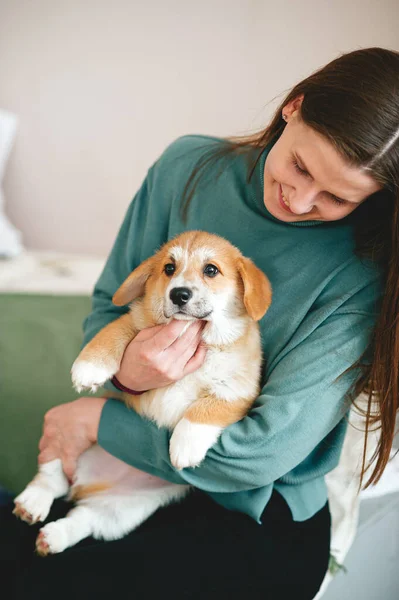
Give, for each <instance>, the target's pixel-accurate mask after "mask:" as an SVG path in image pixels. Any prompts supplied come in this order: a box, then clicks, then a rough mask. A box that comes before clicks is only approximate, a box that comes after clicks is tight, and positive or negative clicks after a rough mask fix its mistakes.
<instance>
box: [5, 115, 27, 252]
mask: <svg viewBox="0 0 399 600" xmlns="http://www.w3.org/2000/svg"><path fill="white" fill-rule="evenodd" d="M16 128H17V118H16V116H15V115H13V114H11V113H8V112H5V111H2V110H0V257H12V256H17V255H18V254H20V252H21V251H22V249H23V248H22V243H21V238H22V236H21V233H20V232H19V231H18V230H17V229H15V227H14V226H13V225H11V223H10V221H9V220H8V219H7V217H6V215H5V214H4V194H3V190H2V181H3V177H4V173H5V169H6V163H7V159H8V156H9V154H10V150H11V147H12V143H13V140H14V137H15V131H16Z"/></svg>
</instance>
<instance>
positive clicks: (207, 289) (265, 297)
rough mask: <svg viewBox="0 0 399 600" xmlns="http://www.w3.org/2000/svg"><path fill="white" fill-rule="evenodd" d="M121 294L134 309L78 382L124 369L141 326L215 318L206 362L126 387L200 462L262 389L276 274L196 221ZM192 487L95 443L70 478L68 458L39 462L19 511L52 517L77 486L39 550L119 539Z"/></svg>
mask: <svg viewBox="0 0 399 600" xmlns="http://www.w3.org/2000/svg"><path fill="white" fill-rule="evenodd" d="M165 265H169V266H168V267H167V268H166V271H168V273H167V272H166V271H165ZM170 265H172V267H171V266H170ZM215 268H216V270H215ZM171 271H173V272H171ZM113 302H114V303H115V304H116V305H118V306H123V305H126V304H130V311H129V312H128V313H126V314H124V315H123V316H121V317H120V318H118V319H116V320H115V321H113V322H112V323H110V324H108V325H107V326H106V327H105V328H104V329H102V330H101V331H100V332H99V333H98V334H97V335H96V336H95V337H94V338H93V339H92V340H91V341H90V342H89V343H88V344H87V345H86V346H85V348H84V349H83V350H82V352H81V353H80V354H79V356H78V358H77V359H76V361H75V362H74V364H73V366H72V380H73V384H74V386H75V388H76V389H77V390H78V391H81V390H84V389H90V390H92V391H95V390H97V388H98V387H99V386H101V385H103V384H104V383H105V382H106V381H107V380H109V379H110V378H111V377H112V376H113V375H115V374H116V373H117V372H118V370H119V367H120V363H121V360H122V357H123V353H124V351H125V349H126V346H127V345H128V344H129V342H130V341H131V340H132V339H133V338H134V337H135V336H136V335H137V334H138V332H139V331H141V330H142V329H144V328H147V327H151V326H155V325H159V324H166V323H168V322H170V320H171V319H180V320H186V321H187V326H189V325H190V323H191V322H193V320H197V319H200V320H202V321H206V325H205V327H204V329H203V332H202V343H203V344H205V346H206V348H207V353H206V358H205V361H204V363H203V365H202V366H201V367H200V368H199V369H197V370H196V371H195V372H194V373H191V374H189V375H186V376H185V377H183V379H180V380H179V381H176V382H175V383H172V384H170V385H168V386H167V387H163V388H158V389H154V390H151V391H148V392H145V393H143V394H142V395H141V396H132V395H127V394H124V395H123V400H124V401H125V402H126V403H127V404H128V405H129V406H131V407H133V408H134V410H136V411H137V412H138V413H139V414H141V415H143V416H145V417H147V418H149V419H152V420H153V421H155V422H156V423H157V424H158V426H164V427H168V428H169V429H170V430H172V431H173V433H172V435H171V438H170V448H169V449H170V458H171V462H172V464H173V465H174V466H175V467H176V468H177V469H184V468H186V467H195V466H197V465H199V464H200V463H201V461H202V460H203V459H204V457H205V455H206V453H207V451H208V450H209V448H210V447H211V446H212V445H213V444H214V443H215V442H216V440H217V439H218V437H219V435H220V434H221V432H222V431H223V429H224V428H225V427H227V426H228V425H230V424H232V423H234V422H236V421H239V420H240V419H242V418H243V417H244V416H245V415H246V413H247V412H248V410H249V409H250V407H251V405H252V403H253V401H254V400H255V398H256V397H257V396H258V394H259V381H260V369H261V362H262V356H261V343H260V333H259V327H258V324H257V321H259V320H260V319H261V318H262V317H263V315H264V314H265V312H266V311H267V309H268V307H269V305H270V303H271V286H270V283H269V281H268V279H267V277H266V276H265V275H264V274H263V273H262V272H261V271H260V270H259V269H258V268H257V267H256V266H255V265H254V263H253V262H252V261H251V260H250V259H248V258H245V257H243V256H242V254H241V253H240V252H239V250H238V249H237V248H235V247H234V246H232V245H231V244H230V243H229V242H227V241H226V240H224V239H223V238H221V237H219V236H216V235H212V234H209V233H206V232H201V231H188V232H185V233H183V234H181V235H179V236H178V237H176V238H175V239H173V240H171V241H170V242H168V243H167V244H165V245H164V246H163V247H162V248H161V249H160V250H159V251H158V252H157V253H156V254H155V255H154V256H153V257H151V258H149V259H147V260H146V261H144V262H143V263H142V264H141V265H140V266H139V267H137V269H135V270H134V271H133V272H132V273H131V275H129V277H128V278H127V279H126V281H125V282H124V283H123V284H122V286H121V287H120V288H119V289H118V290H117V292H116V293H115V295H114V297H113ZM189 488H190V486H188V485H177V484H173V483H170V482H167V481H164V480H161V479H159V478H157V477H154V476H151V475H148V474H147V473H144V472H141V471H139V470H137V469H135V468H134V467H131V466H129V465H127V464H125V463H124V462H122V461H120V460H119V459H117V458H115V457H113V456H111V455H110V454H108V453H107V452H106V451H105V450H103V449H102V448H100V446H98V445H94V446H92V447H91V448H90V449H89V450H87V451H86V452H84V453H83V454H82V455H81V457H80V458H79V461H78V466H77V470H76V475H75V480H74V482H73V485H72V486H71V488H69V484H68V481H67V479H66V477H65V475H64V473H63V471H62V465H61V461H60V460H58V459H57V460H53V461H51V462H49V463H47V464H43V465H41V466H39V472H38V474H37V475H36V477H35V478H34V479H33V481H32V482H31V483H30V484H29V485H28V486H27V488H26V489H25V490H24V491H23V492H22V493H21V494H20V495H19V496H18V497H17V498H16V499H15V510H14V512H15V514H17V515H18V516H20V517H21V518H22V519H24V520H25V521H27V522H29V523H34V522H37V521H43V520H45V519H46V517H47V515H48V513H49V510H50V507H51V504H52V502H53V501H54V499H55V498H58V497H61V496H64V495H66V494H67V492H68V491H69V497H70V498H71V499H72V500H75V501H76V506H75V507H74V508H73V509H72V510H71V511H70V512H69V513H68V515H67V516H66V517H65V518H63V519H59V520H58V521H55V522H52V523H48V524H47V525H45V526H44V527H43V528H42V529H41V530H40V533H39V536H38V538H37V543H36V546H37V550H38V552H39V553H40V554H42V555H46V554H48V553H56V552H61V551H63V550H64V549H65V548H67V547H69V546H72V545H74V544H76V543H77V542H79V541H80V540H82V539H83V538H85V537H87V536H90V535H91V536H93V537H95V538H97V539H105V540H113V539H118V538H120V537H122V536H123V535H125V534H127V533H129V532H130V531H132V530H133V529H135V528H136V527H137V526H138V525H140V523H142V522H143V521H144V520H145V519H147V518H148V517H149V516H150V515H151V514H152V513H153V512H155V511H156V510H157V509H158V508H159V507H161V506H163V505H166V504H168V503H170V502H172V501H175V500H178V499H179V498H182V497H183V496H184V495H185V494H186V493H187V492H188V490H189Z"/></svg>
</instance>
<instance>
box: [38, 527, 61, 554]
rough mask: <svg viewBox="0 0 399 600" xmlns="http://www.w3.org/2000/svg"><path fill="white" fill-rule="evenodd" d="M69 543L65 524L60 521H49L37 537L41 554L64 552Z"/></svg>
mask: <svg viewBox="0 0 399 600" xmlns="http://www.w3.org/2000/svg"><path fill="white" fill-rule="evenodd" d="M68 545H69V544H68V533H67V530H66V527H65V524H64V523H62V522H59V521H54V522H53V523H47V525H45V526H44V527H42V529H41V530H40V533H39V535H38V536H37V539H36V550H37V552H38V554H40V555H41V556H46V555H47V554H57V553H58V552H62V551H63V550H65V548H67V547H68Z"/></svg>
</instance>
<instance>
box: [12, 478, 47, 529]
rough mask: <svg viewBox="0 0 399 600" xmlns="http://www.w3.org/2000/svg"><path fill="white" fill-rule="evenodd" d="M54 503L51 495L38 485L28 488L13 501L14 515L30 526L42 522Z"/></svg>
mask: <svg viewBox="0 0 399 600" xmlns="http://www.w3.org/2000/svg"><path fill="white" fill-rule="evenodd" d="M53 501H54V495H53V493H52V492H51V491H50V490H48V489H46V488H43V487H41V486H39V485H30V486H28V487H27V488H26V489H25V490H24V491H23V492H22V493H21V494H19V496H17V497H16V498H15V500H14V504H15V508H14V510H13V513H14V515H16V516H17V517H19V518H20V519H22V520H23V521H26V522H27V523H29V524H30V525H33V523H37V522H38V521H44V520H45V519H46V517H47V515H48V514H49V512H50V508H51V505H52V503H53Z"/></svg>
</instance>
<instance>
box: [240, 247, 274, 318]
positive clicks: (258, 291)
mask: <svg viewBox="0 0 399 600" xmlns="http://www.w3.org/2000/svg"><path fill="white" fill-rule="evenodd" d="M237 268H238V272H239V274H240V276H241V279H242V282H243V285H244V298H243V300H244V305H245V308H246V309H247V313H248V314H249V316H250V317H251V318H252V319H253V320H254V321H260V319H261V318H262V317H263V316H264V314H265V313H266V311H267V309H268V308H269V306H270V304H271V302H272V286H271V285H270V281H269V280H268V278H267V277H266V275H265V274H264V273H263V271H261V270H260V269H258V267H256V266H255V265H254V263H253V262H252V260H250V259H249V258H245V257H242V258H240V259H239V260H238V265H237Z"/></svg>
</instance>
